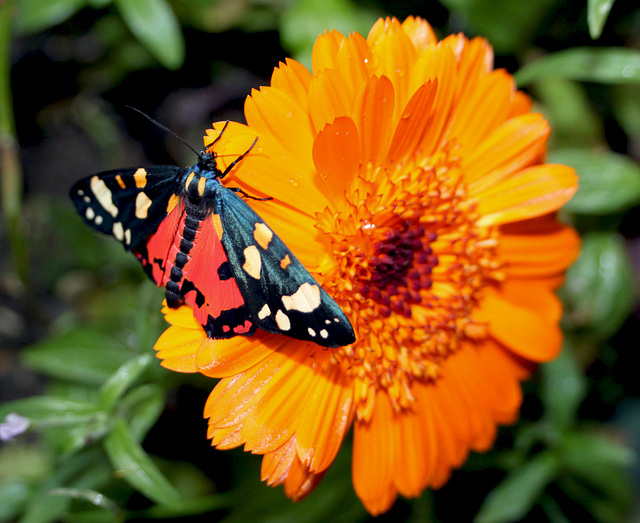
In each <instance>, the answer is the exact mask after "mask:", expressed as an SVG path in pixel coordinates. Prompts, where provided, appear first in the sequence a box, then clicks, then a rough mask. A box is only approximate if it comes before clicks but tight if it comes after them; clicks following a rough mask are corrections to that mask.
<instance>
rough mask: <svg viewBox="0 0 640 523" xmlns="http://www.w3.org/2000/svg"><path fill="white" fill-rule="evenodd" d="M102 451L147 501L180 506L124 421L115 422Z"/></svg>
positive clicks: (177, 494)
mask: <svg viewBox="0 0 640 523" xmlns="http://www.w3.org/2000/svg"><path fill="white" fill-rule="evenodd" d="M105 449H106V451H107V454H108V456H109V459H110V460H111V462H112V463H113V466H114V467H115V468H116V470H118V472H119V473H121V474H122V475H123V476H124V478H125V479H126V480H127V481H128V482H129V483H130V484H131V485H132V486H133V487H134V488H136V489H138V490H139V491H140V492H142V493H143V494H144V495H145V496H147V497H148V498H149V499H151V500H153V501H155V502H156V503H159V504H161V505H180V504H181V502H182V500H181V497H180V494H179V493H178V491H177V490H176V489H175V488H174V487H173V485H171V483H170V482H169V480H168V479H167V478H166V477H165V476H163V474H162V473H161V472H160V470H159V469H158V467H156V465H155V464H154V463H153V461H151V458H150V457H149V455H148V454H147V453H146V452H145V451H144V450H143V449H142V447H141V446H140V445H139V444H138V443H137V442H136V440H135V438H134V437H133V435H132V434H131V431H130V429H129V427H127V425H126V424H125V422H124V420H122V419H119V420H118V421H117V422H116V424H115V426H114V428H113V431H112V432H111V434H109V436H107V438H106V439H105Z"/></svg>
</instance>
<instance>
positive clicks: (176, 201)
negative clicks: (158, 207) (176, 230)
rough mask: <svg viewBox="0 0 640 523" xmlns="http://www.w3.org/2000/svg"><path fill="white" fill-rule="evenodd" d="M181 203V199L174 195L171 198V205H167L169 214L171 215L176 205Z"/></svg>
mask: <svg viewBox="0 0 640 523" xmlns="http://www.w3.org/2000/svg"><path fill="white" fill-rule="evenodd" d="M179 201H180V197H179V196H178V195H177V194H172V195H171V198H169V203H167V214H169V213H170V212H171V211H173V209H175V207H176V205H178V202H179Z"/></svg>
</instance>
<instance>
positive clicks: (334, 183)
mask: <svg viewBox="0 0 640 523" xmlns="http://www.w3.org/2000/svg"><path fill="white" fill-rule="evenodd" d="M313 160H314V162H315V164H316V168H317V169H318V174H320V176H322V177H323V178H324V179H325V180H326V181H327V185H326V186H327V187H328V188H329V189H330V191H331V193H330V195H328V196H329V197H330V198H331V199H332V200H333V202H337V201H340V200H344V194H345V191H346V190H347V189H348V188H349V186H350V185H351V183H352V182H353V179H354V178H355V176H356V175H357V174H358V173H359V171H360V163H361V160H360V138H359V136H358V129H357V128H356V124H355V123H353V120H352V119H351V118H346V117H342V118H338V119H336V120H334V121H333V123H331V124H327V125H326V126H325V128H324V129H323V130H322V131H320V132H319V133H318V136H317V138H316V141H315V142H314V144H313ZM333 207H334V208H335V207H336V203H334V204H333Z"/></svg>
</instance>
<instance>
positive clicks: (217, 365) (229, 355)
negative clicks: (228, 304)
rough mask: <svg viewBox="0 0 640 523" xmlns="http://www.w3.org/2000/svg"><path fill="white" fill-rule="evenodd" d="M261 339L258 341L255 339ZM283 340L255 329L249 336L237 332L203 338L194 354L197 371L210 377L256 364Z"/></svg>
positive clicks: (238, 370)
mask: <svg viewBox="0 0 640 523" xmlns="http://www.w3.org/2000/svg"><path fill="white" fill-rule="evenodd" d="M258 340H260V343H257V341H258ZM282 343H283V338H282V337H281V336H276V335H274V334H267V333H266V332H262V331H260V332H256V333H255V335H254V336H253V337H251V338H248V337H246V336H236V337H235V338H230V339H228V340H212V339H208V338H207V339H205V340H204V341H202V343H201V344H200V347H199V349H198V353H197V355H196V365H197V367H198V371H199V372H201V373H202V374H204V375H205V376H209V377H211V378H224V377H227V376H233V375H234V374H239V373H241V372H244V371H245V370H247V369H249V368H250V367H253V366H254V365H256V364H258V363H259V362H260V361H262V360H263V359H264V358H266V357H268V356H269V355H271V354H272V353H273V351H275V350H278V349H279V348H280V346H281V345H282Z"/></svg>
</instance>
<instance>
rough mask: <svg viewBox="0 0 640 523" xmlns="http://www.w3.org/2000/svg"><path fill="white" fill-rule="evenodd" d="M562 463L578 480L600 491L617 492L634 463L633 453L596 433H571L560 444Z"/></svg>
mask: <svg viewBox="0 0 640 523" xmlns="http://www.w3.org/2000/svg"><path fill="white" fill-rule="evenodd" d="M560 457H561V459H562V461H563V463H564V464H565V466H566V467H567V468H568V469H569V470H570V471H571V472H572V473H573V474H576V475H577V476H579V477H581V478H582V479H584V480H587V481H588V482H589V483H591V485H592V486H593V487H597V488H598V490H601V491H611V490H614V491H615V490H618V489H619V488H620V487H622V486H623V483H625V482H626V481H627V479H628V478H627V475H626V472H627V470H628V468H629V467H631V465H633V463H634V461H635V455H634V452H633V451H632V450H631V449H629V448H627V447H624V446H623V445H621V444H620V443H618V442H617V441H614V440H613V438H612V437H610V436H608V435H606V434H601V433H598V432H586V431H584V430H583V431H580V432H577V431H576V432H572V433H569V434H567V435H566V437H565V438H564V439H563V442H562V454H561V456H560Z"/></svg>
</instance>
